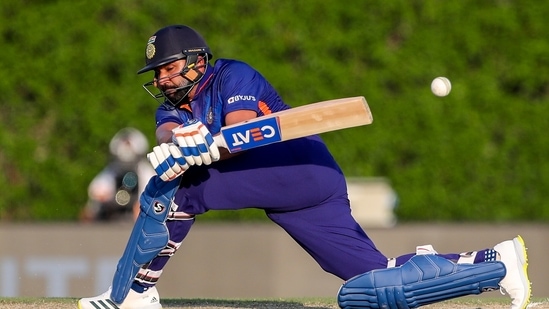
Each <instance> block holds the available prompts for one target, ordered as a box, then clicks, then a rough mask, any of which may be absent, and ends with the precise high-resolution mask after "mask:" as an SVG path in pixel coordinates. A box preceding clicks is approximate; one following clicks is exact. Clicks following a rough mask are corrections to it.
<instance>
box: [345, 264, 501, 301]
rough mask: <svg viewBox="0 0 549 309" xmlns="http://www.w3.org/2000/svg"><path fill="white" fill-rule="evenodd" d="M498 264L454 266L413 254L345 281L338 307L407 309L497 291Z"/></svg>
mask: <svg viewBox="0 0 549 309" xmlns="http://www.w3.org/2000/svg"><path fill="white" fill-rule="evenodd" d="M505 273H506V270H505V266H504V265H503V263H501V262H497V261H494V262H484V263H481V264H456V263H453V262H452V261H449V260H447V259H445V258H442V257H439V256H437V255H434V254H429V255H416V256H413V257H412V258H411V259H410V260H409V261H408V262H406V263H404V264H403V265H401V266H399V267H395V268H385V269H376V270H372V271H369V272H367V273H364V274H362V275H358V276H355V277H353V278H351V279H349V280H348V281H347V282H345V283H344V284H343V285H342V286H341V288H340V289H339V293H338V299H337V300H338V304H339V306H340V307H341V308H344V309H350V308H387V309H408V308H417V307H419V306H423V305H428V304H432V303H436V302H439V301H443V300H447V299H451V298H456V297H460V296H465V295H471V294H480V293H482V292H485V291H491V290H495V289H498V288H499V285H498V283H499V282H500V281H501V280H502V279H503V277H505Z"/></svg>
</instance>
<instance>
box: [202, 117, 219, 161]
mask: <svg viewBox="0 0 549 309" xmlns="http://www.w3.org/2000/svg"><path fill="white" fill-rule="evenodd" d="M199 129H200V134H201V135H202V137H203V138H204V141H205V144H206V146H207V147H208V152H209V154H210V157H211V158H212V161H214V162H215V161H218V160H219V158H220V157H221V154H220V153H219V148H218V147H217V144H216V143H215V140H214V139H213V136H212V133H210V131H208V128H206V126H205V125H201V126H200V127H199Z"/></svg>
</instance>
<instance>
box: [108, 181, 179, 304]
mask: <svg viewBox="0 0 549 309" xmlns="http://www.w3.org/2000/svg"><path fill="white" fill-rule="evenodd" d="M179 181H180V178H177V179H176V180H172V181H169V182H164V181H162V180H161V179H160V177H159V176H157V175H155V176H153V177H152V178H151V180H150V181H149V183H148V184H147V186H146V187H145V190H144V191H143V193H142V194H141V198H140V200H139V202H140V204H141V206H140V207H141V212H140V213H139V216H138V217H137V219H136V221H135V224H134V226H133V230H132V232H131V234H130V239H129V240H128V244H127V245H126V249H125V250H124V253H123V254H122V257H121V258H120V260H119V262H118V266H117V267H116V273H115V274H114V279H113V282H112V291H111V299H112V300H113V301H114V302H116V303H118V304H121V303H122V302H123V301H124V299H125V298H126V296H127V295H128V292H129V291H130V287H131V284H132V282H133V280H134V279H135V276H136V275H137V272H138V271H139V269H140V268H141V266H143V265H145V264H147V263H148V262H150V261H151V260H152V259H153V258H155V257H156V256H157V255H158V253H159V252H160V251H162V249H164V248H165V247H166V245H167V244H168V241H169V232H168V228H167V226H166V217H167V216H168V213H169V210H170V205H171V201H172V199H173V197H174V195H175V192H176V191H177V189H178V187H179Z"/></svg>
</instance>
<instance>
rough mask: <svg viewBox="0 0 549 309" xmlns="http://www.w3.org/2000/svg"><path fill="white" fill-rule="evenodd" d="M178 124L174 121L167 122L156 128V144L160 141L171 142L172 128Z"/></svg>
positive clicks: (160, 142)
mask: <svg viewBox="0 0 549 309" xmlns="http://www.w3.org/2000/svg"><path fill="white" fill-rule="evenodd" d="M177 126H178V124H177V123H175V122H168V123H164V124H162V125H160V126H159V127H158V128H156V142H157V144H158V145H160V144H162V143H171V142H172V136H173V132H172V130H173V129H174V128H176V127H177Z"/></svg>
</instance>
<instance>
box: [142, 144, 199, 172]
mask: <svg viewBox="0 0 549 309" xmlns="http://www.w3.org/2000/svg"><path fill="white" fill-rule="evenodd" d="M147 159H148V160H149V162H150V163H151V164H152V166H153V168H154V170H155V171H156V174H157V175H158V176H160V179H162V180H163V181H170V180H172V179H174V178H176V177H178V176H180V175H181V174H183V172H185V171H186V170H187V169H188V168H189V165H188V164H187V162H186V161H185V160H183V159H182V156H181V152H180V150H179V148H178V147H177V146H175V145H173V144H166V143H163V144H160V145H159V146H155V147H154V148H153V151H152V152H151V153H149V154H147Z"/></svg>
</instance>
